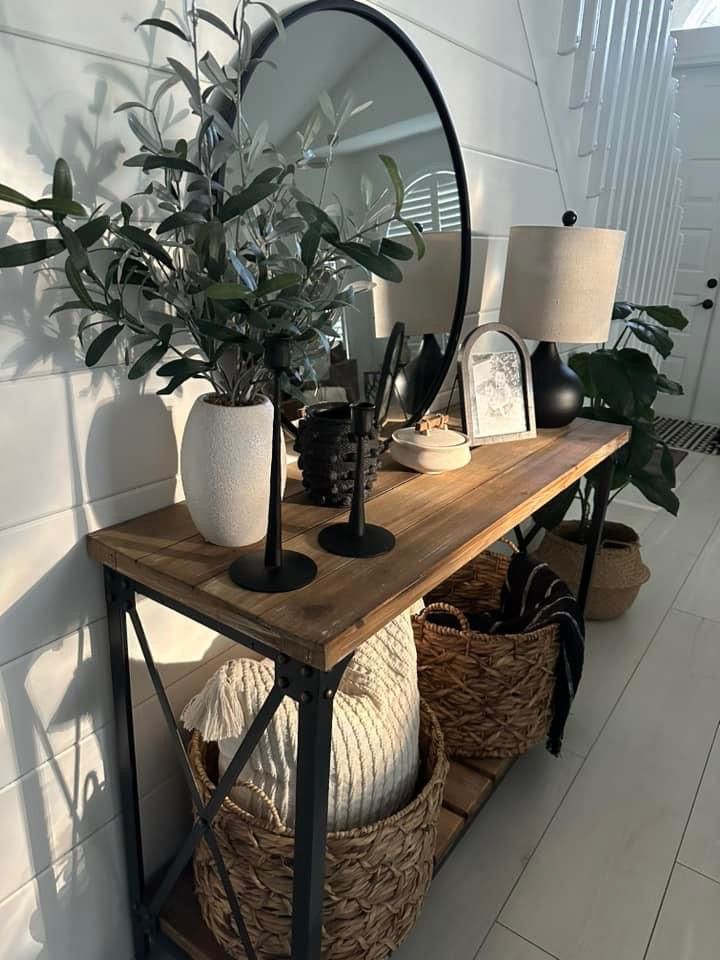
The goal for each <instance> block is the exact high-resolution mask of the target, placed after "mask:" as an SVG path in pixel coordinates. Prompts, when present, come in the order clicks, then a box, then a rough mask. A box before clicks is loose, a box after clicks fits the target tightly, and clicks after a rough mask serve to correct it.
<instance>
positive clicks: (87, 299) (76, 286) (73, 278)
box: [65, 257, 98, 311]
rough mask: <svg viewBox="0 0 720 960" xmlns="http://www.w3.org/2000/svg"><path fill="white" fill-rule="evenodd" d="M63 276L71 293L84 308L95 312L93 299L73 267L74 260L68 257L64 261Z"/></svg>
mask: <svg viewBox="0 0 720 960" xmlns="http://www.w3.org/2000/svg"><path fill="white" fill-rule="evenodd" d="M65 276H66V277H67V279H68V283H69V284H70V286H71V288H72V290H73V293H74V294H75V296H76V297H77V298H78V300H80V301H81V303H82V304H83V306H84V307H87V309H88V310H93V311H95V310H97V306H98V305H97V304H96V303H95V302H94V301H93V298H92V297H91V296H90V294H89V292H88V290H87V288H86V287H85V284H84V283H83V279H82V275H81V273H80V271H79V270H78V268H77V266H76V265H75V262H74V260H72V259H71V258H70V257H68V258H67V260H66V261H65Z"/></svg>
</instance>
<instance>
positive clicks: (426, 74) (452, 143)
mask: <svg viewBox="0 0 720 960" xmlns="http://www.w3.org/2000/svg"><path fill="white" fill-rule="evenodd" d="M325 11H327V12H336V13H350V14H353V15H355V16H357V17H360V18H361V19H362V20H366V21H368V23H372V24H373V25H374V26H376V27H378V28H379V29H380V30H382V31H383V33H385V34H386V36H388V37H390V39H391V40H392V41H394V43H395V44H396V45H397V46H398V47H399V48H400V50H401V51H402V52H403V53H404V54H405V56H406V57H407V58H408V60H409V61H410V63H411V64H412V65H413V66H414V67H415V70H416V71H417V73H418V75H419V77H420V79H421V80H422V82H423V83H424V85H425V89H426V90H427V92H428V94H429V95H430V98H431V100H432V102H433V105H434V107H435V109H436V110H437V112H438V116H439V117H440V122H441V124H442V128H443V133H444V134H445V137H446V139H447V144H448V149H449V151H450V157H451V159H452V163H453V168H454V171H455V177H456V180H457V188H458V197H459V202H460V277H459V283H458V294H457V300H456V303H455V312H454V315H453V323H452V327H451V329H450V333H449V335H448V342H447V347H446V349H445V354H444V356H443V362H442V364H441V366H440V368H439V370H438V371H437V374H436V376H435V378H434V380H433V381H432V384H431V386H430V388H429V389H428V394H427V396H426V397H425V399H424V400H423V404H422V407H421V408H420V409H419V410H418V411H417V412H416V413H415V414H414V415H413V416H411V417H409V418H408V419H407V420H406V421H405V424H404V425H405V426H412V424H414V423H416V422H417V421H418V420H420V418H421V417H422V416H423V415H424V414H425V413H427V411H428V409H429V408H430V406H431V405H432V403H433V401H434V400H435V398H436V397H437V395H438V394H439V392H440V390H441V388H442V385H443V383H444V382H445V379H446V377H447V375H448V373H449V372H450V370H451V369H452V367H453V364H454V362H455V357H456V355H457V352H458V347H459V343H460V334H461V332H462V327H463V321H464V319H465V308H466V305H467V298H468V292H469V289H470V256H471V231H470V199H469V192H468V185H467V177H466V174H465V162H464V160H463V155H462V149H461V147H460V141H459V140H458V137H457V133H456V132H455V126H454V124H453V121H452V118H451V116H450V111H449V110H448V107H447V104H446V103H445V98H444V97H443V95H442V92H441V90H440V87H439V86H438V83H437V80H436V79H435V76H434V75H433V73H432V71H431V70H430V67H429V66H428V64H427V63H426V61H425V58H424V57H423V55H422V54H421V53H420V51H419V50H418V48H417V47H416V46H415V44H414V43H413V42H412V40H411V39H410V38H409V37H408V36H407V34H405V33H404V32H403V31H402V30H401V29H400V27H398V26H397V24H396V23H394V22H393V21H392V20H390V18H389V17H386V16H385V15H384V14H382V13H379V12H378V11H377V10H375V9H374V8H373V7H368V6H366V5H365V4H364V3H360V2H359V0H312V2H310V3H306V4H303V5H302V6H299V7H295V8H294V9H293V10H290V11H289V12H288V13H285V14H284V15H282V17H281V19H282V22H283V24H284V25H285V26H286V27H289V26H291V25H292V24H293V23H295V22H296V21H298V20H302V19H303V18H304V17H307V16H309V15H310V14H313V13H322V12H325ZM277 39H278V32H277V28H276V27H275V26H274V25H273V24H269V25H268V26H267V27H266V28H265V29H264V30H263V31H262V32H261V33H260V35H259V37H258V39H257V40H256V41H255V43H254V44H253V58H258V59H260V58H262V57H264V56H265V54H266V53H267V51H268V50H269V48H270V47H271V45H272V44H273V43H274V42H275V41H276V40H277ZM258 66H261V64H255V65H254V66H253V67H252V68H251V69H250V70H249V71H248V73H247V75H246V77H245V84H244V86H245V87H246V85H247V84H248V83H249V81H250V79H251V77H252V75H253V73H254V72H255V70H256V69H257V68H258Z"/></svg>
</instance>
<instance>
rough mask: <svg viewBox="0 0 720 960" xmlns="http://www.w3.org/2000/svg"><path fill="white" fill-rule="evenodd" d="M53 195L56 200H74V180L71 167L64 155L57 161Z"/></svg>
mask: <svg viewBox="0 0 720 960" xmlns="http://www.w3.org/2000/svg"><path fill="white" fill-rule="evenodd" d="M52 195H53V197H54V198H55V199H56V200H72V198H73V182H72V174H71V173H70V167H69V166H68V165H67V163H66V161H65V160H63V158H62V157H58V159H57V160H56V161H55V169H54V170H53V186H52Z"/></svg>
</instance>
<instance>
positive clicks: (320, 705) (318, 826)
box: [291, 658, 350, 960]
mask: <svg viewBox="0 0 720 960" xmlns="http://www.w3.org/2000/svg"><path fill="white" fill-rule="evenodd" d="M349 659H350V658H348V659H347V660H346V661H344V662H343V663H342V664H340V665H338V666H337V667H335V668H334V669H333V670H331V671H329V672H327V673H323V672H321V671H318V670H313V669H312V668H311V667H307V666H305V667H302V668H301V675H302V676H303V677H304V678H305V679H306V686H307V689H305V690H303V691H302V692H301V693H300V695H299V697H298V698H297V700H298V704H299V709H298V753H297V782H296V787H295V790H296V793H295V856H294V868H293V869H294V877H293V919H292V953H291V956H292V960H320V950H321V944H322V913H323V899H324V891H325V846H326V836H327V816H328V787H329V780H330V745H331V739H332V715H333V702H334V698H335V693H336V691H337V686H338V684H339V682H340V678H341V677H342V673H343V671H344V670H345V667H346V665H347V663H348V662H349Z"/></svg>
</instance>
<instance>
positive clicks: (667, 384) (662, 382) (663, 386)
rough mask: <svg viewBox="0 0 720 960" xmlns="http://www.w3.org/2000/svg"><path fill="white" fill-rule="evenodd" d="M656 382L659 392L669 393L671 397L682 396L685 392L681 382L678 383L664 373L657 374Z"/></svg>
mask: <svg viewBox="0 0 720 960" xmlns="http://www.w3.org/2000/svg"><path fill="white" fill-rule="evenodd" d="M656 383H657V388H658V392H659V393H669V394H670V395H671V396H673V397H682V396H683V394H684V393H685V390H684V389H683V385H682V384H681V383H678V382H677V380H671V379H670V377H668V376H666V375H665V374H664V373H659V374H658V375H657V381H656Z"/></svg>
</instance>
